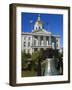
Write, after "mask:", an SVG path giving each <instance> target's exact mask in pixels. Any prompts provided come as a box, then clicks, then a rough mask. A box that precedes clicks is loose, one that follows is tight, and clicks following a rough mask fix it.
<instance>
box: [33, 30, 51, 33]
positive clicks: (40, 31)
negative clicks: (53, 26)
mask: <svg viewBox="0 0 72 90" xmlns="http://www.w3.org/2000/svg"><path fill="white" fill-rule="evenodd" d="M33 33H34V34H51V32H48V31H46V30H44V29H43V30H37V31H34V32H33Z"/></svg>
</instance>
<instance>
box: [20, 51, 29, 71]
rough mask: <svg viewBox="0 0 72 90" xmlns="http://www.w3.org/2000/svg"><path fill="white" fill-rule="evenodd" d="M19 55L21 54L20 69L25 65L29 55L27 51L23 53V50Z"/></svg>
mask: <svg viewBox="0 0 72 90" xmlns="http://www.w3.org/2000/svg"><path fill="white" fill-rule="evenodd" d="M21 55H22V56H21V58H22V59H21V60H22V69H23V68H24V67H26V66H27V60H28V59H29V58H31V55H30V54H29V53H25V52H24V51H22V54H21Z"/></svg>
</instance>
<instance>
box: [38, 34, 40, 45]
mask: <svg viewBox="0 0 72 90" xmlns="http://www.w3.org/2000/svg"><path fill="white" fill-rule="evenodd" d="M38 46H40V36H38Z"/></svg>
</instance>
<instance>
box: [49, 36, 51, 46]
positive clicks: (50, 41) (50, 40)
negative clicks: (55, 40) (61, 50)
mask: <svg viewBox="0 0 72 90" xmlns="http://www.w3.org/2000/svg"><path fill="white" fill-rule="evenodd" d="M49 45H51V36H49Z"/></svg>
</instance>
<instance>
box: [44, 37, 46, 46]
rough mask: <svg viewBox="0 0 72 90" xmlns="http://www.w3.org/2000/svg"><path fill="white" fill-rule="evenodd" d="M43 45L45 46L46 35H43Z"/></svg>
mask: <svg viewBox="0 0 72 90" xmlns="http://www.w3.org/2000/svg"><path fill="white" fill-rule="evenodd" d="M43 42H44V43H43V46H46V36H43Z"/></svg>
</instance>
